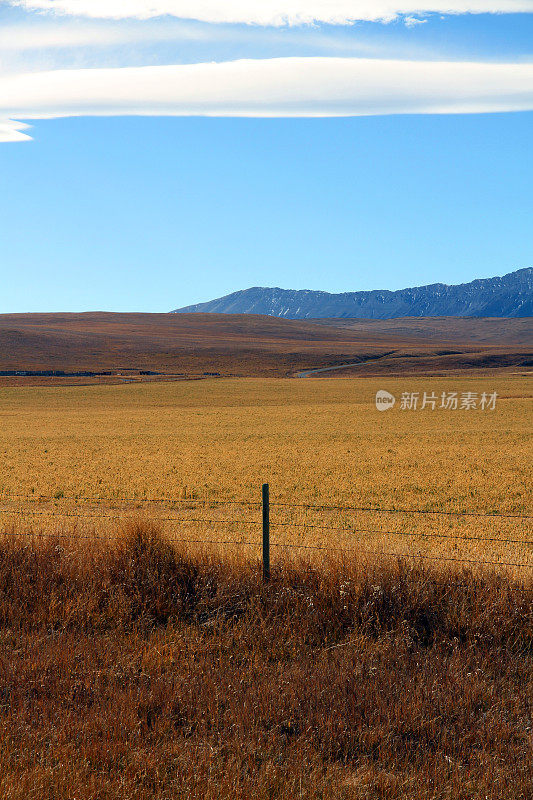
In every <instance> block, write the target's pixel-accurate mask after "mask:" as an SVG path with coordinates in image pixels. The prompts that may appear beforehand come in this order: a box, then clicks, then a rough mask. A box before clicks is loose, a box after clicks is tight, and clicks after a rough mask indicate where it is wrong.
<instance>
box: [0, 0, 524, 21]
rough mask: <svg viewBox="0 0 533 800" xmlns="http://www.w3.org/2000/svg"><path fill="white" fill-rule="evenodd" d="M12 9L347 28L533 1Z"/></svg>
mask: <svg viewBox="0 0 533 800" xmlns="http://www.w3.org/2000/svg"><path fill="white" fill-rule="evenodd" d="M10 2H11V4H12V5H18V6H22V7H24V8H27V9H33V10H46V11H55V12H59V13H63V14H70V15H76V16H85V17H95V18H96V17H100V18H107V19H122V18H126V17H135V18H137V19H149V18H150V17H157V16H163V15H167V14H168V15H171V16H174V17H180V18H182V19H195V20H201V21H204V22H216V23H220V22H229V23H246V24H255V25H287V24H288V25H300V24H311V23H313V22H325V23H332V24H337V25H346V24H350V23H352V22H356V21H359V20H376V21H377V20H381V21H390V20H392V19H395V18H397V17H398V15H400V14H407V15H413V14H424V13H431V12H435V13H439V14H469V13H472V14H479V13H495V14H497V13H512V12H527V11H529V12H531V11H533V0H10Z"/></svg>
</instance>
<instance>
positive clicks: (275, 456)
mask: <svg viewBox="0 0 533 800" xmlns="http://www.w3.org/2000/svg"><path fill="white" fill-rule="evenodd" d="M379 388H386V389H389V390H390V391H392V392H393V393H394V394H395V395H396V396H399V395H400V394H401V392H402V391H420V392H423V391H425V390H427V391H428V392H430V391H434V392H435V393H436V394H437V395H440V393H441V391H451V390H454V389H455V390H459V391H467V390H472V391H477V392H482V391H484V390H487V391H492V390H496V391H497V392H498V394H499V399H498V402H497V407H496V410H495V411H494V412H487V411H486V412H481V411H455V412H452V411H440V410H438V409H437V410H435V411H431V410H424V411H416V412H414V411H413V412H402V411H400V410H399V409H398V406H396V407H395V408H394V409H393V410H392V411H390V412H387V413H378V412H377V411H376V409H375V406H374V395H375V392H376V390H377V389H379ZM531 394H532V392H531V380H530V379H529V378H527V377H521V376H508V377H505V378H502V377H501V376H500V377H493V378H448V379H435V378H409V379H390V378H389V379H383V380H381V379H380V380H379V381H378V380H373V379H364V380H358V381H355V380H348V379H346V380H343V379H339V378H336V379H331V378H330V379H322V380H320V381H313V380H251V379H250V380H241V381H225V380H224V381H218V380H213V381H203V382H199V383H195V382H192V383H183V384H176V383H167V384H154V385H149V384H145V385H138V386H137V385H129V386H118V387H117V386H106V387H84V388H68V389H59V388H55V389H54V388H46V389H38V388H26V389H19V390H13V389H3V390H0V420H1V425H2V443H1V446H0V474H1V475H2V483H1V485H0V494H3V495H13V494H21V495H23V496H29V497H33V498H38V497H39V496H45V497H54V496H55V495H58V499H57V500H56V501H54V502H52V503H45V502H38V503H37V502H32V503H25V502H24V501H23V500H21V501H20V502H9V503H5V505H4V509H5V510H15V511H22V512H23V513H24V516H23V518H22V519H21V520H20V521H18V522H17V526H18V529H21V528H22V530H28V529H33V530H48V531H53V530H55V528H56V525H59V526H62V525H64V524H65V523H66V522H69V523H70V522H72V523H74V522H75V523H77V527H76V530H77V532H78V534H80V535H82V534H92V533H94V532H97V533H102V534H106V532H108V530H109V528H110V526H111V525H112V524H113V522H114V520H103V521H101V520H98V519H96V520H95V519H91V518H89V519H82V518H77V517H76V518H72V519H68V520H67V519H65V518H61V517H58V516H57V514H59V513H74V514H82V513H83V514H94V515H98V514H101V513H106V514H109V515H111V516H122V515H124V514H126V515H128V514H132V513H134V514H137V513H139V510H140V509H141V508H143V509H144V513H145V514H146V516H148V517H167V516H180V517H182V518H186V519H189V520H193V519H198V518H200V519H213V520H215V522H213V523H195V522H189V523H187V525H183V524H182V525H180V526H179V528H177V527H176V524H174V523H172V522H171V521H167V522H165V523H163V521H162V522H161V525H163V524H164V526H165V530H166V531H167V533H168V535H169V536H172V535H179V536H180V537H181V538H201V539H204V540H210V541H212V540H215V539H216V540H219V539H222V540H231V541H235V540H239V541H243V540H246V541H252V542H258V541H259V538H260V532H259V528H258V525H257V523H258V521H259V509H257V508H256V507H247V506H239V504H238V503H237V505H230V506H228V507H218V506H217V505H215V504H214V503H211V501H214V500H220V499H224V500H229V501H232V502H235V501H256V502H257V501H258V500H259V499H260V486H261V483H263V482H264V481H266V482H269V483H270V485H271V499H272V500H273V501H277V502H288V503H309V504H330V505H341V506H363V507H367V506H374V507H375V506H377V507H382V508H391V507H392V508H408V509H425V510H431V511H442V510H447V511H450V510H452V511H454V510H455V511H474V512H475V511H480V510H481V511H488V512H489V513H503V514H528V513H529V514H531V505H530V497H529V486H530V485H531V469H530V445H531V439H530V419H531ZM73 497H89V498H104V499H105V502H101V503H78V504H75V503H70V502H69V501H68V500H67V498H73ZM153 497H157V498H166V501H167V502H166V503H163V504H151V503H142V502H133V503H131V502H129V503H128V502H127V503H124V502H119V501H117V500H115V501H113V498H138V499H139V501H140V500H141V499H142V498H153ZM199 498H200V499H202V500H206V501H208V502H207V503H206V504H205V506H204V504H196V503H195V502H192V501H193V500H194V499H199ZM187 499H190V500H191V502H190V503H187V502H179V503H175V502H173V501H175V500H181V501H183V500H187ZM30 511H32V512H35V511H38V512H39V513H38V514H35V515H30V513H29V512H30ZM4 516H5V517H7V518H9V517H10V515H4ZM228 519H232V520H234V519H237V520H245V521H246V522H250V523H253V524H250V525H243V524H227V523H224V524H223V523H222V521H221V520H228ZM278 523H283V524H282V525H278ZM307 524H308V525H318V526H324V528H325V529H323V528H321V527H310V528H306V527H303V526H304V525H307ZM329 528H333V529H342V530H328V529H329ZM397 534H400V535H397ZM454 536H456V537H461V538H440V537H454ZM464 537H472V538H470V539H465V538H464ZM478 538H482V539H495V540H496V541H493V542H489V541H482V542H481V541H477V539H478ZM272 539H273V542H274V543H275V544H298V545H306V546H320V547H322V546H324V547H326V546H327V547H343V548H350V547H356V548H357V549H358V550H359V551H361V550H363V549H367V550H371V551H385V552H393V553H395V552H400V553H403V554H406V555H407V554H410V555H418V554H420V555H425V556H428V557H430V556H439V557H449V558H465V559H473V560H476V559H477V560H480V559H481V560H491V561H503V562H513V563H527V564H533V547H532V546H531V545H523V544H510V543H507V542H505V543H503V544H500V540H502V539H512V540H526V541H531V540H533V531H532V526H531V520H529V521H527V520H521V519H502V518H499V517H492V518H488V519H477V518H472V517H454V516H446V515H442V516H441V515H433V514H431V515H420V516H417V515H410V516H405V515H395V514H374V513H367V512H355V511H347V512H342V511H338V510H332V511H327V510H312V509H311V510H305V509H302V508H288V507H277V508H273V510H272ZM251 552H252V554H255V551H254V550H253V549H252V550H251ZM276 557H277V555H276Z"/></svg>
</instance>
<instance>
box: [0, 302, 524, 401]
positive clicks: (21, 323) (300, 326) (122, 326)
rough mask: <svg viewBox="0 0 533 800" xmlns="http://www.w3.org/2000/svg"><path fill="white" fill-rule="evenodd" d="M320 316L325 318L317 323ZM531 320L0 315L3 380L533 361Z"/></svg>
mask: <svg viewBox="0 0 533 800" xmlns="http://www.w3.org/2000/svg"><path fill="white" fill-rule="evenodd" d="M317 323H319V324H317ZM532 340H533V327H532V322H531V319H529V318H524V319H475V320H458V319H456V318H438V319H435V318H434V319H432V318H428V319H420V318H417V319H409V318H406V319H403V320H380V321H373V320H339V319H335V320H319V321H317V320H314V321H307V320H286V319H278V318H276V317H268V316H261V315H253V314H252V315H247V314H113V313H85V314H2V315H0V372H2V371H18V370H21V371H43V370H47V371H51V370H56V371H57V370H62V371H64V372H66V373H72V372H73V373H76V372H83V371H85V372H86V371H92V372H102V371H104V372H108V373H111V374H108V375H100V376H91V377H87V376H83V377H72V376H70V377H64V378H58V377H55V378H51V377H20V376H18V377H10V376H2V375H0V385H13V386H19V385H21V383H22V384H24V383H26V384H27V383H32V384H37V385H42V384H50V383H53V384H54V385H57V384H58V383H59V384H65V383H69V384H72V383H88V382H89V383H90V382H95V383H99V382H106V383H109V382H120V381H123V380H133V381H139V380H143V381H146V380H159V379H161V378H160V377H159V376H151V377H148V376H146V375H142V374H141V373H142V372H143V371H147V370H149V371H151V372H157V373H160V374H161V376H163V377H165V376H166V377H167V379H168V377H171V376H172V377H174V378H176V379H180V378H184V377H188V378H192V377H195V378H198V377H204V375H205V373H219V374H220V375H221V376H223V377H250V376H254V377H285V376H291V375H293V374H294V373H295V372H298V371H300V370H305V369H313V368H320V367H324V366H330V365H338V364H346V363H356V364H357V367H356V372H357V374H358V375H372V374H391V373H397V374H404V373H411V372H414V373H416V372H421V371H425V372H428V371H429V372H432V373H434V374H435V373H437V374H440V373H442V372H444V374H447V373H449V372H450V371H453V370H464V369H467V370H472V369H477V370H488V369H490V370H494V369H507V370H515V369H522V368H528V367H531V364H532V363H533V361H532V358H533V356H532V352H531V341H532Z"/></svg>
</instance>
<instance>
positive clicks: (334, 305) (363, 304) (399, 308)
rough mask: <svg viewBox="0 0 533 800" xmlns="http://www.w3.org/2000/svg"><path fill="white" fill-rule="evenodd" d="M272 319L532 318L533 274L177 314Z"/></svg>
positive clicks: (257, 299)
mask: <svg viewBox="0 0 533 800" xmlns="http://www.w3.org/2000/svg"><path fill="white" fill-rule="evenodd" d="M195 312H204V313H205V312H210V313H217V314H268V315H270V316H274V317H284V318H286V319H312V318H324V317H344V318H362V319H391V318H396V317H441V316H445V317H529V316H533V268H532V267H527V268H525V269H519V270H517V271H516V272H510V273H509V274H507V275H504V276H503V277H501V278H484V279H481V280H475V281H472V282H471V283H462V284H459V285H457V286H447V285H446V284H444V283H434V284H432V285H430V286H417V287H414V288H410V289H400V290H399V291H395V292H391V291H387V290H381V289H378V290H375V291H369V292H343V293H342V294H330V293H328V292H319V291H312V290H292V289H279V288H266V287H260V286H255V287H253V288H252V289H244V290H243V291H240V292H233V293H232V294H228V295H226V296H225V297H220V298H218V299H216V300H211V301H209V302H207V303H197V304H196V305H192V306H187V307H185V308H179V309H176V311H175V313H195Z"/></svg>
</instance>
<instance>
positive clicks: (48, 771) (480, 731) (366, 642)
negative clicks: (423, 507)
mask: <svg viewBox="0 0 533 800" xmlns="http://www.w3.org/2000/svg"><path fill="white" fill-rule="evenodd" d="M532 600H533V590H532V587H531V584H529V585H524V584H521V585H519V584H517V583H513V582H512V581H509V580H508V579H506V578H502V577H498V576H496V575H491V574H485V575H483V576H476V575H473V574H472V573H469V572H461V573H458V572H454V573H448V574H443V573H440V572H439V573H437V572H434V571H432V570H428V569H426V568H422V567H419V566H414V567H413V566H411V565H408V564H406V563H402V562H395V563H392V564H390V563H388V564H384V563H382V562H379V561H375V562H363V561H361V560H359V559H350V560H344V561H343V560H340V559H337V560H336V561H330V563H328V564H325V565H323V566H322V567H320V568H312V567H310V566H309V565H308V564H307V565H306V564H303V563H297V562H287V563H285V564H284V565H283V566H278V568H277V569H276V570H275V572H274V575H273V580H272V582H271V584H270V585H269V586H264V585H262V584H261V583H260V582H259V580H258V569H257V566H256V565H254V564H253V563H251V562H250V561H237V560H235V561H233V562H229V561H228V560H221V559H217V558H216V557H214V556H213V555H212V554H205V553H204V554H203V555H202V554H198V553H197V554H194V553H192V552H187V551H185V550H183V549H182V550H177V549H174V548H173V547H172V546H171V545H170V544H169V543H168V541H167V540H166V539H165V538H164V537H161V536H159V535H158V533H157V531H156V530H154V529H153V527H149V526H148V527H147V526H146V525H144V526H143V525H133V526H132V527H130V529H129V530H128V531H127V532H126V533H125V534H121V535H120V537H119V539H118V541H117V542H116V543H115V545H113V546H112V547H111V546H108V545H100V546H98V545H97V544H95V543H90V542H87V543H85V544H84V545H82V544H80V542H79V541H76V539H75V537H73V538H72V539H68V538H66V539H61V540H55V541H54V540H51V539H45V540H41V541H39V540H37V539H34V540H31V539H28V540H26V541H24V542H23V541H21V540H19V539H16V538H9V537H5V538H3V539H2V540H0V637H1V641H2V648H1V657H0V795H1V796H2V798H5V800H22V799H23V798H24V800H28V798H36V799H37V798H38V800H63V798H65V799H66V798H69V800H74V798H76V800H111V798H113V799H115V798H117V799H118V798H120V799H121V800H122V799H124V800H126V799H127V800H141V798H142V799H143V800H144V798H146V800H148V799H150V800H163V798H165V799H167V798H168V799H170V798H173V799H174V798H187V800H189V799H190V800H192V799H193V798H198V800H200V798H201V799H202V800H204V799H205V800H211V799H212V800H215V798H217V799H220V800H221V799H222V798H224V799H225V800H226V799H227V798H232V799H233V798H235V799H240V798H242V799H243V800H244V799H246V800H252V798H254V800H255V799H256V798H265V799H266V798H280V800H281V799H282V798H286V799H287V800H293V799H294V798H309V799H311V798H313V800H315V799H316V798H323V800H330V799H331V800H333V798H335V800H338V799H339V798H340V799H341V800H342V799H343V798H345V799H346V800H347V799H348V798H358V799H360V798H365V799H366V800H374V799H377V798H387V800H392V799H393V798H404V799H405V800H419V799H420V800H421V799H422V798H424V799H427V800H430V798H431V800H436V799H437V798H439V800H440V799H441V798H442V799H443V800H444V798H446V799H447V800H448V799H449V800H451V799H452V798H453V800H505V799H507V798H509V800H510V799H511V798H512V799H513V800H518V799H519V798H520V800H526V798H531V796H532V795H531V787H532V785H533V766H532V765H533V758H532V756H533V753H532V741H533V740H532V730H533V728H532V703H533V677H532V676H533V651H532V643H533V614H532Z"/></svg>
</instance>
